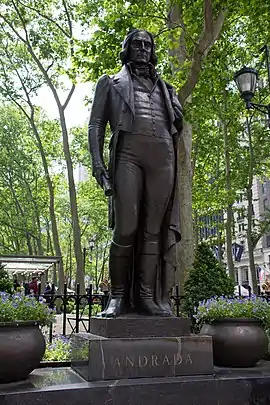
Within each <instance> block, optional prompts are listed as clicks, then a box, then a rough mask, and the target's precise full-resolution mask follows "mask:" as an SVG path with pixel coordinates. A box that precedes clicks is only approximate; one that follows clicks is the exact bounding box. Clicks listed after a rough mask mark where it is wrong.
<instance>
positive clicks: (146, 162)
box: [88, 29, 183, 317]
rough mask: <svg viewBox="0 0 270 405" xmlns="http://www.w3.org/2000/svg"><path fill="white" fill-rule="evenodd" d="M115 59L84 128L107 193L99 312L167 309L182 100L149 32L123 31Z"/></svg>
mask: <svg viewBox="0 0 270 405" xmlns="http://www.w3.org/2000/svg"><path fill="white" fill-rule="evenodd" d="M120 59H121V61H122V65H123V66H122V69H121V71H120V72H118V73H117V74H116V75H114V76H108V75H106V74H105V75H103V76H102V77H101V78H100V79H99V81H98V82H97V85H96V90H95V95H94V100H93V104H92V110H91V116H90V121H89V129H88V140H89V149H90V153H91V159H92V172H93V175H94V177H95V178H96V180H97V182H98V184H99V185H100V186H101V187H103V189H104V191H105V192H107V190H108V189H109V190H111V191H112V193H113V195H112V196H111V197H110V198H109V214H110V215H109V218H110V221H109V225H110V227H111V228H112V229H113V238H112V243H111V247H110V257H109V274H110V282H111V291H110V293H111V294H110V299H109V302H108V305H107V308H106V309H105V311H103V312H102V313H101V314H100V316H102V317H117V316H121V315H123V314H126V313H129V312H133V313H139V314H143V315H150V316H172V311H171V308H170V305H169V291H170V288H171V287H172V285H173V278H174V271H175V265H176V264H175V248H176V244H177V243H178V242H179V240H180V232H179V212H178V210H179V201H178V193H177V162H176V154H177V141H178V136H179V133H180V131H181V128H182V120H183V115H182V107H181V105H180V103H179V101H178V98H177V96H176V94H175V90H174V89H173V87H172V86H171V85H169V84H168V83H166V82H164V81H163V80H162V79H161V78H160V76H159V75H158V74H157V71H156V68H155V66H156V64H157V58H156V54H155V44H154V39H153V36H152V34H151V33H149V32H147V31H145V30H139V29H133V30H132V31H130V32H129V33H128V35H127V37H126V38H125V40H124V42H123V46H122V52H121V53H120ZM107 123H109V124H110V128H111V131H112V137H111V139H110V144H109V150H110V159H109V165H108V168H106V167H105V163H104V156H103V147H104V138H105V129H106V125H107ZM110 194H111V193H110Z"/></svg>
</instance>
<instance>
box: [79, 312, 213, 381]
mask: <svg viewBox="0 0 270 405" xmlns="http://www.w3.org/2000/svg"><path fill="white" fill-rule="evenodd" d="M93 331H95V332H96V333H98V334H94V333H78V334H76V335H74V336H73V339H72V367H73V369H74V370H75V371H77V372H78V373H79V374H80V375H81V376H83V377H84V378H85V379H86V380H87V381H100V380H119V379H124V378H146V377H176V376H191V375H209V374H210V375H211V374H212V373H213V353H212V338H211V337H209V336H199V335H190V327H189V321H188V320H187V319H184V318H150V317H149V318H143V317H139V318H130V317H128V318H116V319H102V318H92V319H91V332H93ZM177 335H178V336H177Z"/></svg>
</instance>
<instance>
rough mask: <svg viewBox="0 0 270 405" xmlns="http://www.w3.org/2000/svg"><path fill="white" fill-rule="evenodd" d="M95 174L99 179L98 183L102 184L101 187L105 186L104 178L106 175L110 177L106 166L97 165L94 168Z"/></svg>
mask: <svg viewBox="0 0 270 405" xmlns="http://www.w3.org/2000/svg"><path fill="white" fill-rule="evenodd" d="M94 176H95V179H96V181H97V183H98V184H99V185H100V187H102V188H103V178H104V177H105V178H106V179H109V175H108V172H107V170H106V169H105V167H102V166H100V167H96V168H95V170H94Z"/></svg>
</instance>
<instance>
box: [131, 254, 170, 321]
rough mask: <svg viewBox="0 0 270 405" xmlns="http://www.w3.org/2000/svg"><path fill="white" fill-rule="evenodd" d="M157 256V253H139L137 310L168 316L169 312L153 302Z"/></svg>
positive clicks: (147, 313) (151, 314)
mask: <svg viewBox="0 0 270 405" xmlns="http://www.w3.org/2000/svg"><path fill="white" fill-rule="evenodd" d="M158 257H159V256H158V255H157V254H142V255H141V260H140V300H139V305H138V310H139V312H140V314H143V315H148V316H160V317H168V316H170V314H169V313H168V312H167V311H166V310H165V309H163V308H162V307H160V306H158V305H157V304H156V302H155V289H156V279H157V265H158Z"/></svg>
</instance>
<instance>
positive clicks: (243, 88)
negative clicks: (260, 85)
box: [234, 46, 270, 294]
mask: <svg viewBox="0 0 270 405" xmlns="http://www.w3.org/2000/svg"><path fill="white" fill-rule="evenodd" d="M260 51H261V52H262V51H264V52H265V56H266V62H267V73H268V80H269V58H268V56H269V52H268V47H267V46H265V47H263V48H262V49H261V50H260ZM234 80H235V83H236V85H237V87H238V90H239V92H240V96H241V98H242V99H243V100H244V101H245V103H246V108H247V110H249V111H250V110H257V111H259V112H261V113H263V114H266V115H267V117H268V126H269V128H270V104H258V103H254V102H253V101H252V99H253V97H254V95H255V91H256V85H257V81H258V72H257V71H256V70H255V69H253V68H250V67H246V66H244V67H243V68H242V69H241V70H239V71H238V72H236V73H235V75H234ZM250 123H251V117H246V126H247V135H248V144H249V170H248V185H247V187H246V191H247V201H248V229H247V245H248V255H249V266H250V271H251V277H252V286H253V292H254V293H255V294H257V292H258V283H257V275H256V268H255V261H254V246H253V241H252V202H253V195H252V183H253V175H254V150H253V142H252V136H251V127H250Z"/></svg>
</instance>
